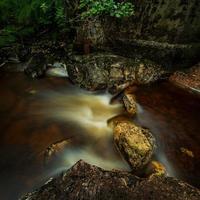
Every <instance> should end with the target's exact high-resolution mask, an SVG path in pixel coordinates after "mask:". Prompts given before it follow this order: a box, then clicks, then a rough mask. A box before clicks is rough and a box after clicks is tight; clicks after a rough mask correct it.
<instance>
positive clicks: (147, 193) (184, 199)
mask: <svg viewBox="0 0 200 200" xmlns="http://www.w3.org/2000/svg"><path fill="white" fill-rule="evenodd" d="M58 199H59V200H66V199H70V200H84V199H85V200H86V199H90V200H105V199H110V200H121V199H124V200H131V199H137V200H146V199H154V200H198V199H200V191H199V190H198V189H196V188H194V187H192V186H190V185H188V184H186V183H184V182H182V181H179V180H176V179H174V178H171V177H164V176H151V177H150V178H148V179H141V178H138V177H136V176H134V175H132V174H130V173H128V172H122V171H106V170H103V169H101V168H99V167H96V166H93V165H90V164H87V163H85V162H83V161H79V162H78V163H76V164H75V165H74V166H73V167H72V168H71V169H69V170H67V171H65V172H63V173H62V174H60V175H59V176H58V177H56V178H52V179H50V180H49V181H48V182H47V183H46V184H45V185H43V186H42V187H41V188H39V189H37V190H35V191H34V192H31V193H28V194H26V195H25V196H23V197H22V198H21V200H58Z"/></svg>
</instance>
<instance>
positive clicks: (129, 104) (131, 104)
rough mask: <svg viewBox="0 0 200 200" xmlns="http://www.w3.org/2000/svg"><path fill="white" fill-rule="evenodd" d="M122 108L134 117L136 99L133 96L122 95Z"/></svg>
mask: <svg viewBox="0 0 200 200" xmlns="http://www.w3.org/2000/svg"><path fill="white" fill-rule="evenodd" d="M123 102H124V106H125V108H126V111H127V112H128V113H129V114H130V115H134V114H135V113H136V112H137V104H136V99H135V96H134V95H133V94H124V97H123Z"/></svg>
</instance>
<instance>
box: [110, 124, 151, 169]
mask: <svg viewBox="0 0 200 200" xmlns="http://www.w3.org/2000/svg"><path fill="white" fill-rule="evenodd" d="M113 134H114V142H115V145H116V147H117V149H118V150H119V152H120V153H121V155H122V156H123V157H124V159H125V160H126V161H127V162H128V164H129V165H130V166H131V168H132V169H133V171H134V172H140V171H141V170H142V169H143V168H144V167H145V166H146V165H147V164H148V163H149V162H150V161H151V158H152V155H153V153H154V149H155V139H154V137H153V136H152V134H151V133H150V131H149V130H148V129H144V128H141V127H139V126H137V125H135V124H134V123H133V122H131V121H125V120H122V121H120V120H119V121H117V120H114V133H113Z"/></svg>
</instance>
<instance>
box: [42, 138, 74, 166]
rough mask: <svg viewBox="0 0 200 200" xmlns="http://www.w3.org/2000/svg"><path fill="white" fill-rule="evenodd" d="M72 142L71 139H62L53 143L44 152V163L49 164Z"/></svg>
mask: <svg viewBox="0 0 200 200" xmlns="http://www.w3.org/2000/svg"><path fill="white" fill-rule="evenodd" d="M70 144H71V140H70V139H68V140H61V141H58V142H55V143H53V144H51V145H50V146H49V147H47V149H46V150H45V152H44V164H45V165H47V164H49V163H50V162H51V161H53V160H54V159H56V158H57V157H58V156H59V155H60V154H61V153H62V152H63V151H64V149H65V148H66V147H67V146H69V145H70Z"/></svg>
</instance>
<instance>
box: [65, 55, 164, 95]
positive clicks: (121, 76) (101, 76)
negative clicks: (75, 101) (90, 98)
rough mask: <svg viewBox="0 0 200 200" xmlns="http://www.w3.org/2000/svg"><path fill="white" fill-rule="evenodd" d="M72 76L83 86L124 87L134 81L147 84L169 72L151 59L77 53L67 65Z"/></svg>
mask: <svg viewBox="0 0 200 200" xmlns="http://www.w3.org/2000/svg"><path fill="white" fill-rule="evenodd" d="M67 70H68V74H69V78H70V79H71V80H72V81H73V82H74V83H77V84H78V85H80V86H81V87H83V88H86V89H89V90H101V89H106V88H108V89H109V90H110V91H114V92H115V91H117V90H123V89H124V88H125V87H127V86H129V85H131V84H148V83H151V82H154V81H156V80H158V79H159V78H161V77H162V76H163V74H165V73H166V72H165V71H164V70H163V69H162V67H161V66H159V65H157V64H155V63H153V62H151V61H149V60H139V59H130V58H125V57H122V56H118V55H113V54H110V53H98V54H89V55H84V56H74V57H73V58H72V62H71V63H68V64H67Z"/></svg>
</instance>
